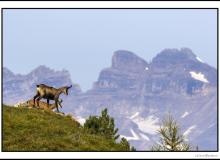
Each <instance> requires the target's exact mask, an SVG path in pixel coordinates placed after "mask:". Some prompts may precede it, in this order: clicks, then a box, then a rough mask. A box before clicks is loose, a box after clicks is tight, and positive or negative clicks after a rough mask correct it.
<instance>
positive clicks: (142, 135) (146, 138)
mask: <svg viewBox="0 0 220 160" xmlns="http://www.w3.org/2000/svg"><path fill="white" fill-rule="evenodd" d="M140 136H141V137H142V138H143V139H145V140H147V141H150V138H149V137H148V136H146V135H145V134H143V133H140Z"/></svg>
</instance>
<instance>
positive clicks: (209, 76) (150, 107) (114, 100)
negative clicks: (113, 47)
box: [3, 48, 218, 151]
mask: <svg viewBox="0 0 220 160" xmlns="http://www.w3.org/2000/svg"><path fill="white" fill-rule="evenodd" d="M70 77H71V76H70V73H69V72H68V71H67V70H62V71H54V70H52V69H50V68H48V67H46V66H39V67H38V68H36V69H34V70H33V71H31V72H30V73H29V74H26V75H21V74H14V73H13V72H12V71H10V70H9V69H7V68H6V67H3V103H5V104H15V103H18V102H19V101H25V100H28V99H30V98H32V97H33V96H34V94H35V89H36V84H40V83H45V84H47V85H50V86H53V87H60V86H64V85H70V84H72V85H73V88H72V89H71V91H70V95H69V96H63V97H62V98H63V100H64V105H63V106H64V107H63V111H64V112H65V113H71V114H73V115H74V116H75V117H78V119H79V121H80V122H81V123H83V121H84V119H85V118H87V117H88V116H89V115H94V114H95V115H98V114H99V113H100V112H101V110H102V109H104V108H108V110H109V113H110V115H111V116H112V117H114V118H115V122H116V126H117V127H118V128H119V133H120V135H121V137H125V138H127V139H128V140H129V142H130V143H131V144H132V145H133V146H135V148H136V149H137V150H149V149H150V147H151V146H152V145H153V144H154V143H155V142H157V141H158V133H157V132H156V130H157V129H158V128H159V126H160V123H161V121H162V120H163V117H164V116H165V115H166V114H167V113H171V114H172V115H173V116H174V118H175V119H176V120H177V122H178V123H179V124H180V126H181V131H182V133H183V134H184V136H185V137H186V139H187V140H188V141H189V142H190V143H191V144H192V145H194V146H198V147H199V150H203V151H205V150H217V85H218V84H217V70H216V69H215V68H214V67H211V66H210V65H208V64H206V63H205V62H203V61H202V60H201V59H200V58H199V57H197V56H196V55H195V54H194V53H193V52H192V51H191V50H190V49H188V48H182V49H180V50H178V49H165V50H163V51H161V52H160V53H159V54H157V55H156V56H155V57H154V58H153V59H152V61H151V62H147V61H145V60H144V59H142V58H141V57H139V56H137V55H136V54H134V53H132V52H130V51H126V50H118V51H116V52H114V53H113V56H112V65H111V67H109V68H105V69H103V70H101V72H100V74H99V77H98V79H97V81H96V82H94V83H93V87H92V88H91V89H90V90H88V91H86V92H82V91H81V89H80V86H79V85H78V84H75V83H73V82H72V81H71V78H70Z"/></svg>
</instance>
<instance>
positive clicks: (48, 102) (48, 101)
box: [47, 99, 50, 109]
mask: <svg viewBox="0 0 220 160" xmlns="http://www.w3.org/2000/svg"><path fill="white" fill-rule="evenodd" d="M49 104H50V100H49V99H47V108H48V109H49V108H50V107H49Z"/></svg>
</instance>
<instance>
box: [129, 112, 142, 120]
mask: <svg viewBox="0 0 220 160" xmlns="http://www.w3.org/2000/svg"><path fill="white" fill-rule="evenodd" d="M139 114H140V113H139V112H136V113H135V114H133V115H132V116H131V117H130V119H134V118H135V117H137V116H138V115H139Z"/></svg>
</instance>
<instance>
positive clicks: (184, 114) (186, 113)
mask: <svg viewBox="0 0 220 160" xmlns="http://www.w3.org/2000/svg"><path fill="white" fill-rule="evenodd" d="M188 115H189V112H184V113H183V115H182V116H181V118H185V117H186V116H188Z"/></svg>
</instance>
